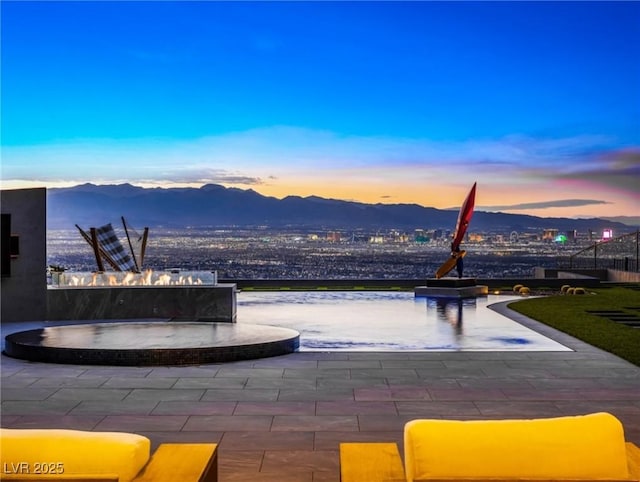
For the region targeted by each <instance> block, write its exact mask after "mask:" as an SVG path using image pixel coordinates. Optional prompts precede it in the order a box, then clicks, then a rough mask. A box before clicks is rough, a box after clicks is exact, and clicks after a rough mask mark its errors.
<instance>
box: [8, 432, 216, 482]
mask: <svg viewBox="0 0 640 482" xmlns="http://www.w3.org/2000/svg"><path fill="white" fill-rule="evenodd" d="M150 446H151V443H150V441H149V439H148V438H146V437H143V436H141V435H136V434H131V433H121V432H85V431H80V430H57V429H24V430H23V429H5V428H3V429H0V447H1V448H2V450H1V452H0V463H1V466H2V474H1V476H0V478H1V479H2V480H8V481H9V480H12V481H23V482H24V481H49V480H52V481H56V482H66V481H84V482H87V481H115V482H159V481H172V482H175V481H180V482H217V480H218V460H217V453H216V449H217V445H216V444H161V445H160V446H159V447H158V449H157V450H156V451H155V452H154V453H153V455H151V456H150Z"/></svg>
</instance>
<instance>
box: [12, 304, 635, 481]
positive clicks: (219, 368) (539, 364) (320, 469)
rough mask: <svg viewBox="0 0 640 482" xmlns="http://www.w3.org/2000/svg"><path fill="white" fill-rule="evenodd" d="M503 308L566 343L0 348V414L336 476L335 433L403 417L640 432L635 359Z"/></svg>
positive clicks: (241, 463)
mask: <svg viewBox="0 0 640 482" xmlns="http://www.w3.org/2000/svg"><path fill="white" fill-rule="evenodd" d="M505 310H506V309H505ZM508 314H509V316H511V317H513V318H515V319H516V320H517V321H519V322H521V323H522V324H524V325H526V326H528V327H530V328H532V329H534V330H536V331H538V332H540V333H543V334H544V335H546V336H549V337H550V338H552V339H554V340H556V341H558V342H560V343H562V344H564V345H565V346H568V347H570V348H572V349H573V350H574V351H568V352H439V353H438V352H425V353H418V352H410V353H405V352H395V353H388V352H385V353H366V352H357V353H355V352H354V353H349V352H336V353H331V352H318V353H315V352H300V353H294V354H291V355H286V356H281V357H275V358H266V359H260V360H248V361H243V362H237V363H227V364H212V365H203V366H186V367H99V366H80V365H52V364H42V363H33V362H27V361H22V360H15V359H12V358H8V357H6V356H4V355H3V356H2V358H1V359H0V362H1V365H0V371H1V375H2V384H1V385H0V386H1V390H2V391H1V400H2V410H1V425H2V426H3V427H13V428H74V429H80V430H94V431H98V430H109V431H126V432H135V433H140V434H142V435H145V436H147V437H149V438H150V439H151V440H152V444H153V446H154V448H155V447H156V446H157V445H159V444H160V443H165V442H217V443H219V444H220V445H219V449H220V452H219V473H220V480H221V482H234V481H238V482H240V481H242V482H245V481H246V482H248V481H250V482H288V481H295V482H338V480H339V464H338V445H339V443H340V442H354V441H361V442H367V441H369V442H373V441H380V442H396V443H398V444H399V445H400V448H401V450H402V430H403V427H404V424H405V423H406V422H407V421H409V420H412V419H415V418H427V417H430V418H457V419H464V420H469V419H498V418H535V417H552V416H562V415H578V414H585V413H590V412H597V411H607V412H611V413H613V414H614V415H615V416H617V417H618V418H620V420H621V421H622V422H623V424H624V427H625V433H626V436H627V438H628V439H629V440H630V441H633V442H635V443H637V444H640V368H639V367H636V366H634V365H631V364H630V363H627V362H625V361H624V360H621V359H619V358H617V357H615V356H613V355H611V354H608V353H606V352H603V351H601V350H599V349H597V348H594V347H592V346H590V345H587V344H586V343H583V342H581V341H579V340H575V339H573V338H572V337H570V336H568V335H566V334H563V333H560V332H558V331H556V330H554V329H552V328H550V327H547V326H545V325H541V324H539V323H537V322H535V321H533V320H529V319H527V318H525V317H522V316H521V315H518V314H515V313H513V312H508ZM3 330H4V331H5V332H4V333H3V334H2V336H3V337H4V336H5V335H6V334H8V332H6V331H7V327H6V326H3Z"/></svg>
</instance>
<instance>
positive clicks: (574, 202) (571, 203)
mask: <svg viewBox="0 0 640 482" xmlns="http://www.w3.org/2000/svg"><path fill="white" fill-rule="evenodd" d="M595 204H610V203H608V202H607V201H600V200H597V199H559V200H556V201H544V202H534V203H520V204H506V205H503V206H478V207H476V210H478V211H523V210H531V209H549V208H569V207H578V206H592V205H595Z"/></svg>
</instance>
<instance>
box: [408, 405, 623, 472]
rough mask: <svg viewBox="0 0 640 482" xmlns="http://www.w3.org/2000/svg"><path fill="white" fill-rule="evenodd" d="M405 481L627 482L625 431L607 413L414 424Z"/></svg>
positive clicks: (410, 423) (409, 424) (412, 422)
mask: <svg viewBox="0 0 640 482" xmlns="http://www.w3.org/2000/svg"><path fill="white" fill-rule="evenodd" d="M404 437H405V440H404V445H405V468H406V473H407V480H408V481H409V482H413V480H414V479H438V478H525V479H535V478H539V479H605V480H606V479H614V480H616V479H617V480H620V479H627V478H629V472H628V468H627V460H626V450H625V440H624V431H623V428H622V424H621V423H620V421H619V420H618V419H617V418H615V417H614V416H613V415H610V414H608V413H596V414H590V415H583V416H576V417H559V418H550V419H536V420H485V421H455V420H413V421H411V422H408V423H407V424H406V425H405V432H404Z"/></svg>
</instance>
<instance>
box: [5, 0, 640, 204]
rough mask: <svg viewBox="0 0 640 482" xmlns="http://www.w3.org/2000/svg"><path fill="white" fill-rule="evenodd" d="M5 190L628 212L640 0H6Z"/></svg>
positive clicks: (638, 95)
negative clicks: (227, 190) (216, 186)
mask: <svg viewBox="0 0 640 482" xmlns="http://www.w3.org/2000/svg"><path fill="white" fill-rule="evenodd" d="M1 8H2V12H1V13H2V46H1V47H2V140H1V143H2V171H1V172H2V185H3V187H6V188H14V187H29V186H36V185H38V186H42V185H44V186H49V187H56V186H66V185H73V184H79V183H83V182H94V183H120V182H130V183H132V184H136V185H142V186H160V187H173V186H175V187H177V186H200V185H202V184H206V183H210V182H213V183H220V184H223V185H226V186H234V187H239V188H242V189H249V188H251V189H254V190H256V191H258V192H260V193H263V194H265V195H272V196H277V197H283V196H286V195H289V194H293V195H302V196H307V195H320V196H323V197H333V198H340V199H352V200H360V201H364V202H386V203H396V202H411V203H417V204H421V205H425V206H434V207H440V208H445V207H452V206H457V205H459V204H460V202H461V200H462V199H463V198H464V196H465V195H466V192H467V191H468V189H469V188H470V186H471V185H472V184H473V182H476V181H477V182H478V198H477V204H478V205H479V206H481V207H484V208H486V209H491V210H501V211H505V212H517V213H528V214H534V215H540V216H605V215H606V216H612V215H628V216H635V215H638V214H639V211H640V210H639V209H638V207H639V206H640V189H639V188H638V184H640V87H639V86H640V61H639V59H640V3H638V2H584V3H583V2H566V3H564V2H539V3H536V2H532V3H530V2H495V3H494V2H470V3H467V2H406V3H405V2H371V3H370V2H169V1H165V2H154V1H150V2H126V1H118V2H22V1H20V2H12V1H9V2H7V1H3V2H2V3H1Z"/></svg>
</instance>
